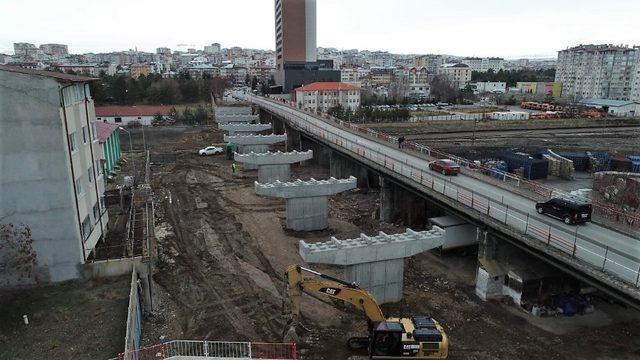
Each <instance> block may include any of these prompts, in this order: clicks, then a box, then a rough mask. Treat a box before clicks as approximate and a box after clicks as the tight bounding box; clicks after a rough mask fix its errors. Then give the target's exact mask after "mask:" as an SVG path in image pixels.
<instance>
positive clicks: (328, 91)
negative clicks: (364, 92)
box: [295, 82, 360, 112]
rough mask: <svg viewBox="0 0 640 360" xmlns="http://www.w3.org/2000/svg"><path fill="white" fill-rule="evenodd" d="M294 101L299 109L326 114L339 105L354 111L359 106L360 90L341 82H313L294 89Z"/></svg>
mask: <svg viewBox="0 0 640 360" xmlns="http://www.w3.org/2000/svg"><path fill="white" fill-rule="evenodd" d="M295 95H296V97H295V101H296V104H297V106H298V108H300V109H305V110H309V111H313V112H318V111H320V112H327V111H328V110H329V109H330V108H332V107H334V106H337V105H341V106H342V107H343V108H344V109H351V110H352V111H354V110H355V109H357V108H358V106H360V88H359V87H357V86H354V85H351V84H346V83H342V82H315V83H311V84H308V85H304V86H301V87H299V88H297V89H295Z"/></svg>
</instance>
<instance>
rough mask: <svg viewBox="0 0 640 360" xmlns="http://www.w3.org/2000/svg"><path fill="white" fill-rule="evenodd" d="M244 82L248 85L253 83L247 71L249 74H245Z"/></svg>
mask: <svg viewBox="0 0 640 360" xmlns="http://www.w3.org/2000/svg"><path fill="white" fill-rule="evenodd" d="M244 84H245V85H246V86H249V85H250V84H251V76H249V73H247V74H246V75H245V76H244Z"/></svg>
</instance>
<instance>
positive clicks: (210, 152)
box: [198, 146, 224, 156]
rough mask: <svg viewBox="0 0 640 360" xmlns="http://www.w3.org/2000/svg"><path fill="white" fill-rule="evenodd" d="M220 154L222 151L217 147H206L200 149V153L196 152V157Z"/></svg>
mask: <svg viewBox="0 0 640 360" xmlns="http://www.w3.org/2000/svg"><path fill="white" fill-rule="evenodd" d="M222 153H224V149H222V148H221V147H217V146H207V147H206V148H204V149H200V151H198V155H200V156H207V155H216V154H222Z"/></svg>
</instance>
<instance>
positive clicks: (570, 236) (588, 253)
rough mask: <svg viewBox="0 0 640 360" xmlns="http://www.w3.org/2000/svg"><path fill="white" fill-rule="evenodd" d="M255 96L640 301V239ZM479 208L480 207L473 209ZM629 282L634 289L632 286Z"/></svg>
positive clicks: (322, 136)
mask: <svg viewBox="0 0 640 360" xmlns="http://www.w3.org/2000/svg"><path fill="white" fill-rule="evenodd" d="M251 101H252V102H253V103H255V104H257V105H259V106H261V107H263V108H265V109H267V110H269V111H271V112H273V113H275V114H277V115H280V116H282V117H283V118H285V119H287V120H288V121H290V122H292V123H293V124H294V125H296V126H297V127H298V128H299V129H301V130H303V131H304V132H307V133H309V134H310V135H313V136H315V137H318V138H320V139H322V140H324V141H326V142H329V143H331V144H333V145H335V146H337V147H340V148H343V149H345V150H347V151H349V152H352V153H355V154H357V155H359V156H361V157H364V158H366V159H368V160H370V161H373V162H375V163H376V164H378V165H380V166H383V167H384V168H386V170H389V171H390V172H393V173H395V174H397V175H401V176H403V177H404V178H405V180H406V182H409V183H414V184H416V185H421V186H422V187H425V186H426V187H428V188H430V189H432V190H434V191H436V192H438V193H441V194H443V195H445V196H446V197H448V198H450V199H453V200H455V201H456V202H458V203H461V204H464V205H465V206H466V208H467V210H466V211H467V212H469V213H471V214H477V212H480V213H482V214H484V215H488V216H489V217H491V218H493V219H495V220H499V221H500V222H501V223H503V224H505V225H508V226H509V227H510V228H511V229H512V230H515V231H517V232H518V233H520V234H521V235H525V236H528V237H529V238H531V239H535V240H538V241H540V242H542V243H545V244H547V245H548V246H549V247H553V248H554V249H556V250H559V251H561V252H563V253H564V254H566V255H569V256H570V258H572V259H577V260H581V261H583V262H585V263H587V264H589V265H590V266H591V268H592V269H593V270H595V271H598V272H602V273H606V274H610V275H613V278H614V279H618V280H622V281H623V282H624V284H619V285H615V284H614V285H613V286H614V287H616V288H618V289H619V290H622V291H624V292H626V293H627V294H629V295H631V296H633V297H635V298H636V299H639V300H640V289H639V287H638V286H639V284H640V246H639V245H640V242H639V241H640V240H639V239H637V238H633V237H631V236H628V235H625V234H622V233H619V232H617V231H614V230H611V229H609V228H606V227H603V226H600V225H598V224H595V223H589V224H586V225H580V226H572V225H566V224H564V223H562V222H560V221H556V220H554V219H550V218H549V217H547V216H545V215H540V214H538V213H537V212H536V211H535V202H534V201H532V200H530V199H528V198H526V197H524V196H521V195H519V194H516V193H514V192H511V191H509V190H507V189H505V188H500V187H496V186H495V185H493V184H490V183H488V182H485V181H482V180H480V179H477V178H474V177H470V176H466V175H464V174H461V175H459V176H456V177H446V176H442V175H440V174H438V173H435V172H433V171H430V170H428V168H427V164H428V161H426V160H425V159H423V158H420V157H418V156H414V155H411V154H408V153H407V152H404V151H401V150H399V149H396V148H394V147H392V146H389V145H386V144H383V143H380V142H377V141H374V140H371V139H368V138H366V137H364V136H359V135H358V134H355V133H353V132H350V131H348V130H346V129H343V128H340V127H338V126H337V125H334V124H331V123H329V122H327V121H325V120H323V119H321V118H319V117H317V116H315V115H312V114H310V113H307V112H304V111H302V110H298V109H294V108H292V107H289V106H287V105H285V104H282V103H277V102H274V101H271V100H267V99H264V98H258V97H251ZM474 210H475V211H474ZM628 287H630V289H629V288H628Z"/></svg>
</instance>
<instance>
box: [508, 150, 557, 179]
mask: <svg viewBox="0 0 640 360" xmlns="http://www.w3.org/2000/svg"><path fill="white" fill-rule="evenodd" d="M500 159H502V160H504V161H505V162H506V164H507V166H508V169H509V172H512V173H518V171H517V170H518V169H522V170H521V171H522V176H523V177H525V178H527V179H530V180H536V179H546V178H547V176H548V175H549V164H548V163H547V161H546V160H541V159H536V158H534V157H532V156H529V155H526V154H521V153H516V154H514V153H508V152H507V153H502V154H501V155H500Z"/></svg>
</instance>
